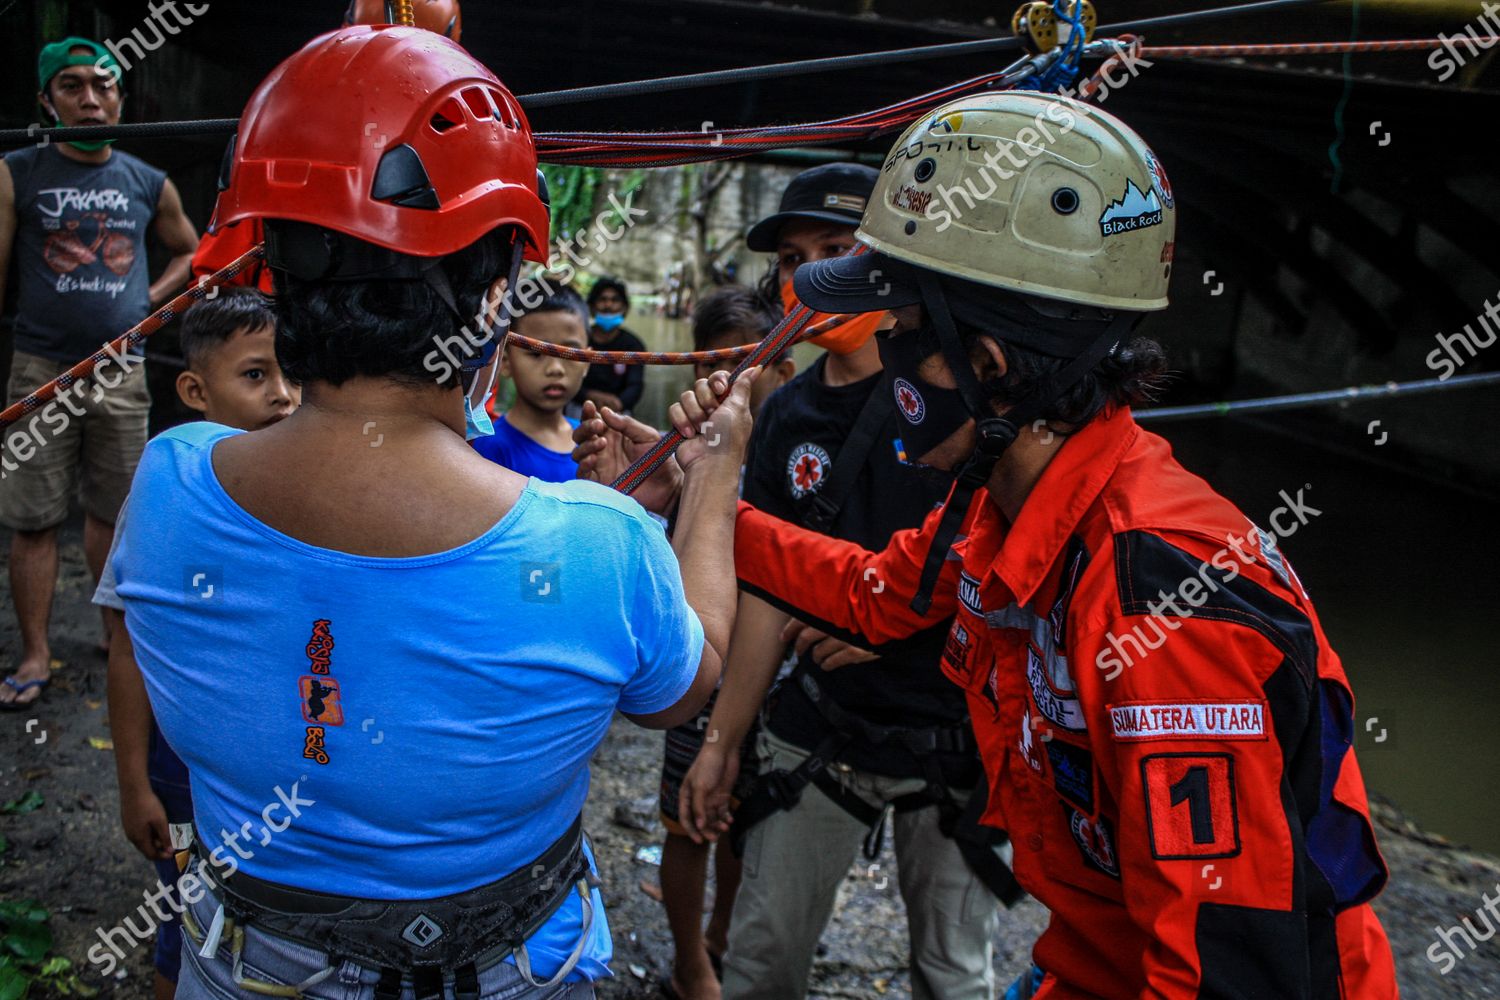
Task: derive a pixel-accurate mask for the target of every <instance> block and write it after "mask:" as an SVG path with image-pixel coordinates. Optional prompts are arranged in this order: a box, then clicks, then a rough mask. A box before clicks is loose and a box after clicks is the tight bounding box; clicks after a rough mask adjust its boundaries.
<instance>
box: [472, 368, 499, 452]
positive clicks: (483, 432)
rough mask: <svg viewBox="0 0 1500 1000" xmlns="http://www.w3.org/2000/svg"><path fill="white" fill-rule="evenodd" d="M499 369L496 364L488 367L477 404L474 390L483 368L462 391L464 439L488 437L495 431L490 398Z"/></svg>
mask: <svg viewBox="0 0 1500 1000" xmlns="http://www.w3.org/2000/svg"><path fill="white" fill-rule="evenodd" d="M491 360H494V355H491ZM499 370H500V366H499V365H498V364H497V365H495V366H494V367H492V368H491V369H490V377H489V378H488V379H486V380H485V384H484V392H483V393H481V394H480V397H479V402H478V403H477V404H476V403H475V402H474V391H475V390H476V389H478V388H479V384H478V382H479V376H481V375H483V374H484V369H483V368H481V369H480V370H479V374H478V375H476V376H475V379H474V381H475V384H474V385H471V386H469V391H468V392H466V393H464V440H465V441H472V440H474V439H475V438H482V437H489V436H490V435H491V434H494V433H495V425H494V423H493V422H492V421H491V420H490V400H491V399H492V398H494V395H495V378H496V375H497V373H498V372H499Z"/></svg>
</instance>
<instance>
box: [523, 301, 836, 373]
mask: <svg viewBox="0 0 1500 1000" xmlns="http://www.w3.org/2000/svg"><path fill="white" fill-rule="evenodd" d="M856 315H858V314H849V315H839V316H833V317H830V318H828V319H825V320H823V321H822V322H821V323H817V324H816V325H814V326H810V327H808V328H807V329H806V330H804V331H802V332H801V333H800V334H798V336H797V338H796V339H795V340H794V341H793V343H801V342H802V341H804V340H810V339H812V338H813V337H819V336H822V335H823V334H825V333H827V332H828V331H829V330H832V329H835V328H836V327H840V326H843V325H844V324H845V323H847V322H849V320H851V319H854V318H855V316H856ZM505 343H506V345H507V346H509V345H511V344H515V345H516V346H517V347H520V348H522V349H524V350H527V351H530V352H531V353H533V354H545V355H547V356H549V357H554V358H562V359H563V360H564V361H587V362H588V363H589V364H591V365H696V364H700V363H703V364H707V363H710V362H714V361H738V360H739V359H741V358H744V357H748V356H749V355H751V354H754V353H755V350H756V348H757V347H759V346H760V345H759V344H740V345H739V346H738V347H721V348H718V349H717V350H712V351H599V350H595V349H594V348H592V347H567V346H565V345H563V344H554V343H552V342H551V341H549V340H533V339H532V338H531V337H523V336H521V335H520V334H519V333H516V332H515V331H514V330H512V331H511V332H510V333H508V334H506V339H505Z"/></svg>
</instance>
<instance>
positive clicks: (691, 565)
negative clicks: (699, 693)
mask: <svg viewBox="0 0 1500 1000" xmlns="http://www.w3.org/2000/svg"><path fill="white" fill-rule="evenodd" d="M738 486H739V465H738V463H736V462H733V461H732V460H730V459H729V458H710V459H705V460H703V461H701V462H699V463H697V464H696V465H694V466H693V468H692V469H690V470H689V471H688V474H687V476H686V479H685V481H684V482H683V487H682V500H681V502H680V503H679V505H678V509H677V525H676V528H675V529H674V531H673V534H672V548H673V550H674V551H675V552H676V553H677V561H678V563H679V564H680V565H681V567H682V588H683V591H684V593H685V594H686V595H687V602H688V604H689V606H691V607H692V609H693V610H694V611H695V612H697V614H698V620H699V621H701V622H702V623H703V633H704V637H705V638H706V639H707V640H708V643H709V645H710V646H712V647H713V648H714V649H715V650H716V651H717V652H718V654H719V656H720V657H721V658H725V657H727V655H728V650H729V633H730V630H731V629H732V628H733V627H734V609H735V600H736V597H737V595H738V589H737V587H736V584H735V575H734V519H735V503H736V501H737V497H736V493H737V490H738Z"/></svg>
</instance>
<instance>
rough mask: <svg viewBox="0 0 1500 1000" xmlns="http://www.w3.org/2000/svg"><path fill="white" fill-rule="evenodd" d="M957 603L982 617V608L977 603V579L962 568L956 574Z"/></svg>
mask: <svg viewBox="0 0 1500 1000" xmlns="http://www.w3.org/2000/svg"><path fill="white" fill-rule="evenodd" d="M958 603H960V604H962V605H963V606H964V607H965V608H968V609H969V611H970V612H972V613H974V614H976V615H978V616H979V617H981V618H983V617H984V608H983V607H982V606H981V605H980V603H979V581H978V580H976V579H974V578H973V577H972V576H970V575H969V574H968V573H965V572H963V571H962V570H960V571H959V574H958Z"/></svg>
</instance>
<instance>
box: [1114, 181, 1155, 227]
mask: <svg viewBox="0 0 1500 1000" xmlns="http://www.w3.org/2000/svg"><path fill="white" fill-rule="evenodd" d="M1161 216H1162V209H1161V199H1160V198H1158V197H1157V195H1156V188H1155V186H1154V185H1153V186H1152V188H1151V190H1150V191H1142V190H1141V189H1140V188H1138V187H1136V184H1135V181H1133V180H1129V179H1127V180H1126V181H1125V193H1124V194H1123V195H1121V196H1120V199H1119V200H1118V201H1112V202H1110V203H1109V205H1108V206H1107V207H1106V208H1105V209H1104V214H1103V215H1101V216H1099V228H1100V230H1102V231H1103V233H1104V235H1105V236H1118V235H1119V234H1120V233H1130V232H1134V231H1136V230H1138V229H1145V228H1147V227H1148V226H1159V225H1161Z"/></svg>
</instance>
